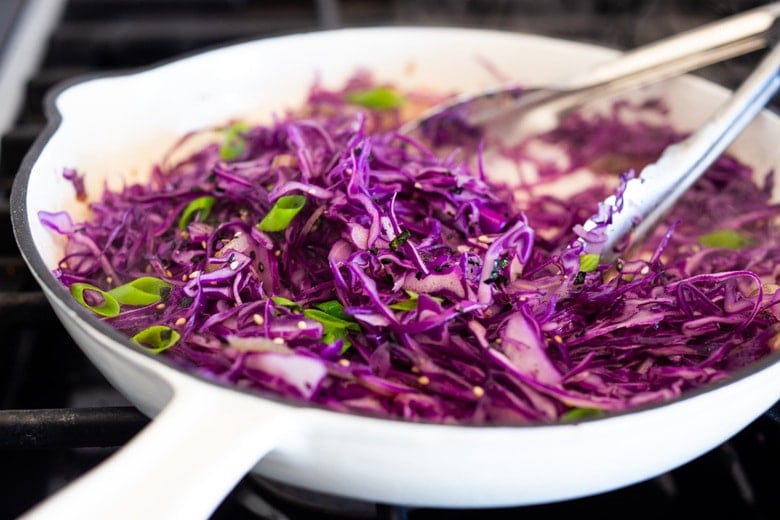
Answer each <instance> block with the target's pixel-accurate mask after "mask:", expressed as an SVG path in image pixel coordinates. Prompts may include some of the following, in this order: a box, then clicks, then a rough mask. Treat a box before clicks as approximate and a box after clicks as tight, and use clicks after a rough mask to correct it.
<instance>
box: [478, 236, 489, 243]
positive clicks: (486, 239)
mask: <svg viewBox="0 0 780 520" xmlns="http://www.w3.org/2000/svg"><path fill="white" fill-rule="evenodd" d="M477 242H482V243H483V244H488V243H490V237H488V236H487V235H479V236H478V237H477Z"/></svg>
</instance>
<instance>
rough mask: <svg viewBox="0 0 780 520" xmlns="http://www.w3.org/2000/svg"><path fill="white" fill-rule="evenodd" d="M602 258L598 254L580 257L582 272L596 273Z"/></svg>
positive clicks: (587, 254)
mask: <svg viewBox="0 0 780 520" xmlns="http://www.w3.org/2000/svg"><path fill="white" fill-rule="evenodd" d="M600 258H601V257H600V256H599V255H598V254H596V253H586V254H584V255H580V272H581V273H590V272H593V271H595V270H596V269H597V268H598V266H599V259H600Z"/></svg>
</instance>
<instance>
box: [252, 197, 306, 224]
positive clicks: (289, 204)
mask: <svg viewBox="0 0 780 520" xmlns="http://www.w3.org/2000/svg"><path fill="white" fill-rule="evenodd" d="M305 204H306V197H304V196H303V195H287V196H284V197H279V199H278V200H277V201H276V203H275V204H274V206H273V207H272V208H271V211H269V212H268V214H267V215H266V216H265V217H264V218H263V220H261V221H260V223H259V224H258V225H257V228H258V229H259V230H260V231H283V230H284V229H286V228H287V226H289V225H290V222H292V219H293V218H295V215H297V214H298V212H300V211H301V210H302V209H303V206H304V205H305Z"/></svg>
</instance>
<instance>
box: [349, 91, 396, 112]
mask: <svg viewBox="0 0 780 520" xmlns="http://www.w3.org/2000/svg"><path fill="white" fill-rule="evenodd" d="M346 99H347V101H349V102H350V103H354V104H356V105H362V106H364V107H366V108H372V109H374V110H389V109H392V108H398V107H400V106H402V105H403V104H404V103H406V98H405V97H404V96H403V95H401V94H400V93H399V92H397V91H396V90H393V89H391V88H389V87H376V88H371V89H366V90H353V91H352V92H348V93H347V94H346Z"/></svg>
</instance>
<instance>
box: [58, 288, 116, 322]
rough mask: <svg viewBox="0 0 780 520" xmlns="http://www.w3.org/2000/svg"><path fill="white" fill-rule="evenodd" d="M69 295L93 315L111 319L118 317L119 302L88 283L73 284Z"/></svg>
mask: <svg viewBox="0 0 780 520" xmlns="http://www.w3.org/2000/svg"><path fill="white" fill-rule="evenodd" d="M70 294H72V295H73V297H74V298H75V299H76V301H77V302H79V303H80V304H81V305H83V306H84V307H86V308H87V309H89V310H91V311H92V312H94V313H95V314H99V315H100V316H105V317H107V318H112V317H114V316H118V315H119V302H117V301H116V298H114V297H113V296H112V295H111V294H109V293H107V292H106V291H104V290H102V289H100V288H99V287H95V286H94V285H92V284H88V283H74V284H73V285H71V286H70Z"/></svg>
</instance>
